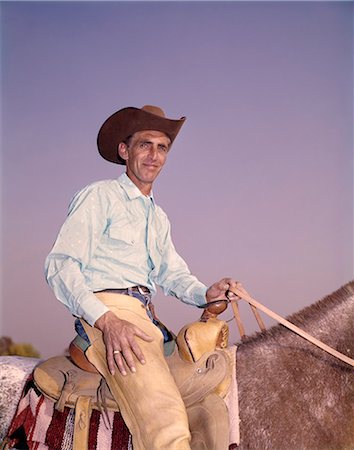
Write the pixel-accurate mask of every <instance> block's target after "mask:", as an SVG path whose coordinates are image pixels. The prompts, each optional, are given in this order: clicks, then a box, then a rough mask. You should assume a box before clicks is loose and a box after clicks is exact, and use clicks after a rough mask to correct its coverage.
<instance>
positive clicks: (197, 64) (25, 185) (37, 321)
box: [0, 1, 353, 356]
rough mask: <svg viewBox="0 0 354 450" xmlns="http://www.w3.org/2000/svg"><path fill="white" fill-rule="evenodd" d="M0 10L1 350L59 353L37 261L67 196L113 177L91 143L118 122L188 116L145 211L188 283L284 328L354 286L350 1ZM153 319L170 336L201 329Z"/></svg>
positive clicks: (186, 316)
mask: <svg viewBox="0 0 354 450" xmlns="http://www.w3.org/2000/svg"><path fill="white" fill-rule="evenodd" d="M0 7H1V30H2V31H1V33H2V35H1V42H2V64H1V89H2V91H1V96H2V97H1V98H2V121H1V125H2V143H1V144H2V145H1V162H2V164H1V166H2V174H1V191H2V202H1V235H2V253H1V272H2V283H1V299H0V312H1V318H0V336H1V335H10V336H11V337H12V338H13V339H14V340H15V341H25V342H31V343H32V344H33V345H34V346H35V347H36V348H38V349H39V350H40V351H41V353H42V355H43V356H50V355H54V354H58V353H61V352H63V351H64V349H65V348H66V346H67V345H68V343H69V341H70V340H71V339H72V337H73V330H72V324H73V320H72V317H71V316H70V313H69V312H68V311H67V310H66V309H65V308H64V307H63V306H62V305H61V304H60V303H59V302H58V301H56V300H55V298H54V295H53V294H52V292H51V291H50V289H49V287H48V286H47V285H46V282H45V280H44V274H43V265H44V259H45V257H46V255H47V254H48V252H49V251H50V249H51V246H52V244H53V241H54V239H55V238H56V235H57V232H58V230H59V227H60V225H61V224H62V222H63V221H64V219H65V216H66V212H67V206H68V204H69V201H70V199H71V198H72V196H73V195H74V193H75V192H76V191H77V190H79V189H80V188H81V187H83V186H85V185H86V184H89V183H91V182H93V181H96V180H100V179H106V178H116V177H117V176H118V175H119V174H120V173H121V171H122V167H118V166H116V165H115V164H110V163H108V162H106V161H104V160H103V159H102V158H101V157H100V156H99V154H98V152H97V148H96V137H97V132H98V129H99V127H100V126H101V124H102V123H103V121H104V120H105V119H106V118H107V117H108V116H109V115H110V114H112V113H113V112H114V111H116V110H118V109H120V108H122V107H125V106H136V107H141V106H143V105H144V104H154V105H159V106H160V107H162V108H163V109H164V110H165V111H166V114H167V115H168V117H170V118H179V117H181V116H186V117H187V121H186V123H185V125H184V127H183V129H182V131H181V133H180V135H179V136H178V138H177V140H176V142H175V144H174V146H173V148H172V150H171V153H170V154H169V157H168V162H167V165H166V167H165V170H164V172H163V174H162V175H161V177H160V179H159V180H158V182H157V183H156V187H155V190H154V194H155V198H156V200H157V202H158V203H159V204H160V205H161V206H162V207H163V208H164V209H165V211H166V212H167V213H168V215H169V217H170V220H171V222H172V233H173V237H174V242H175V245H176V247H177V250H178V251H179V252H180V254H181V255H182V256H183V257H184V259H185V260H186V261H187V262H188V264H189V266H190V269H191V270H192V271H193V273H195V275H197V276H198V277H199V279H200V280H201V281H203V282H205V283H206V284H207V285H209V284H211V283H213V282H214V281H216V280H218V279H219V278H221V277H223V276H232V277H234V278H236V279H238V280H241V281H242V282H243V284H244V286H245V287H246V289H247V290H248V291H249V292H250V294H251V295H253V296H254V297H255V298H256V299H258V300H259V301H261V302H263V303H264V304H266V305H267V306H268V307H270V308H271V309H274V310H275V311H276V312H278V313H279V314H283V315H287V314H290V313H292V312H295V311H297V310H299V309H300V308H302V307H303V306H305V305H308V304H310V303H313V302H314V301H315V300H318V299H319V298H321V297H323V296H324V295H326V294H329V293H331V292H332V291H333V290H336V289H337V288H339V287H340V286H341V285H343V284H344V283H346V282H348V281H350V280H351V279H352V278H353V3H352V2H340V1H339V2H69V1H68V2H1V4H0ZM155 303H156V304H157V312H158V315H159V316H160V317H161V318H162V319H163V320H164V321H165V322H166V323H167V324H168V325H170V326H171V328H173V329H174V331H178V329H179V328H180V327H181V326H182V325H184V324H185V323H187V322H190V321H193V320H196V319H197V318H198V317H199V311H197V310H195V309H194V308H191V307H188V306H186V305H183V304H180V303H179V302H178V301H176V300H175V299H172V298H165V297H164V296H163V294H162V293H160V294H158V297H157V298H156V300H155ZM244 314H245V321H246V328H247V330H248V331H249V332H252V331H253V330H255V329H256V325H255V323H254V320H252V319H251V318H250V317H249V316H248V314H249V313H248V311H244ZM231 315H232V313H231V311H229V312H226V313H225V318H226V319H229V318H230V317H231ZM269 323H270V322H269ZM230 327H232V330H233V331H232V333H234V334H232V336H233V339H235V338H236V334H235V330H234V328H235V327H234V324H233V323H232V324H230Z"/></svg>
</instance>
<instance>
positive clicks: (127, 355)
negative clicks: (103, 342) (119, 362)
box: [122, 347, 136, 375]
mask: <svg viewBox="0 0 354 450" xmlns="http://www.w3.org/2000/svg"><path fill="white" fill-rule="evenodd" d="M122 356H124V360H125V363H126V365H127V366H128V368H129V370H130V371H131V372H133V373H135V372H136V367H135V362H134V356H133V353H132V350H131V348H129V347H127V348H125V349H124V350H122ZM125 375H126V373H125Z"/></svg>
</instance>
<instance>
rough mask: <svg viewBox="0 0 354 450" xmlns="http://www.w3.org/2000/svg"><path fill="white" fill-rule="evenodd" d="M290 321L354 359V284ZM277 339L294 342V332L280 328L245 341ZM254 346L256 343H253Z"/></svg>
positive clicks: (292, 317) (254, 341)
mask: <svg viewBox="0 0 354 450" xmlns="http://www.w3.org/2000/svg"><path fill="white" fill-rule="evenodd" d="M287 320H288V321H289V322H291V323H293V324H294V325H296V326H298V327H299V328H301V329H302V330H304V331H306V332H307V333H309V334H311V335H312V336H313V337H315V338H316V339H319V340H320V341H322V342H324V343H326V344H327V345H329V346H331V347H333V348H335V349H337V350H339V351H343V352H344V353H346V354H348V355H349V356H351V355H352V356H351V357H354V281H352V282H351V283H348V284H347V285H345V286H343V287H342V288H340V289H338V291H336V292H334V293H333V294H331V295H328V296H327V297H325V298H324V299H322V300H320V301H319V302H317V303H314V304H313V305H311V306H308V307H306V308H304V309H302V310H301V311H299V312H298V313H296V314H293V315H291V316H289V317H287ZM274 339H275V340H277V341H278V340H279V339H280V340H282V341H283V342H284V341H287V340H292V339H293V333H292V332H290V331H289V330H288V329H287V328H285V327H283V326H281V325H276V326H274V327H272V328H270V329H269V330H267V331H265V332H263V333H258V334H256V335H254V336H251V337H250V338H247V339H245V340H244V343H245V344H246V346H247V347H249V345H251V346H252V345H253V344H255V345H259V344H261V343H264V344H266V343H267V342H272V341H274ZM252 343H253V344H252Z"/></svg>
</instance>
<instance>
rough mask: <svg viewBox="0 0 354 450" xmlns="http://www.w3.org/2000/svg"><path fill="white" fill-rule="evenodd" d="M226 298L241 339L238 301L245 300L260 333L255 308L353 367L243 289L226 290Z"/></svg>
mask: <svg viewBox="0 0 354 450" xmlns="http://www.w3.org/2000/svg"><path fill="white" fill-rule="evenodd" d="M230 294H233V295H235V296H236V299H231V298H229V296H230ZM226 297H227V300H224V301H226V302H227V303H231V306H232V309H233V312H234V316H235V320H236V324H237V327H238V330H239V333H240V336H241V339H242V338H243V337H244V336H245V329H244V327H243V324H242V321H241V317H240V314H239V309H238V301H239V300H245V301H246V302H247V303H248V304H249V305H250V306H251V309H252V311H253V313H254V315H255V318H256V320H257V323H258V325H259V327H260V329H261V331H265V330H266V327H265V325H264V323H263V321H262V319H261V317H260V315H259V313H258V311H257V308H258V309H259V310H261V311H263V312H264V313H265V314H267V315H268V316H269V317H271V318H272V319H275V320H276V321H277V322H279V323H281V324H282V325H284V326H285V327H286V328H288V329H289V330H291V331H293V332H294V333H296V334H298V335H299V336H301V337H302V338H304V339H306V340H307V341H309V342H311V343H312V344H314V345H316V346H317V347H319V348H321V349H322V350H324V351H326V352H327V353H329V354H331V355H332V356H335V357H336V358H338V359H340V360H341V361H343V362H345V363H347V364H349V365H350V366H352V367H354V359H352V358H349V356H347V355H344V354H343V353H341V352H338V351H337V350H335V349H334V348H332V347H330V346H329V345H327V344H325V343H323V342H321V341H320V340H318V339H316V338H315V337H313V336H311V335H310V334H308V333H306V332H305V331H303V330H302V329H301V328H299V327H297V326H296V325H294V324H292V323H291V322H289V321H288V320H286V319H284V318H283V317H281V316H279V315H278V314H276V313H274V312H273V311H271V310H270V309H268V308H267V307H265V306H264V305H262V304H261V303H259V302H257V301H256V300H255V299H254V298H252V297H251V296H250V295H249V294H248V293H247V292H246V291H245V290H244V289H238V288H236V289H235V290H234V291H231V290H228V291H227V292H226ZM218 302H220V300H217V301H216V302H210V303H209V305H211V304H213V303H218Z"/></svg>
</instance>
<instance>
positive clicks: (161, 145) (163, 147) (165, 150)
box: [159, 144, 168, 153]
mask: <svg viewBox="0 0 354 450" xmlns="http://www.w3.org/2000/svg"><path fill="white" fill-rule="evenodd" d="M159 150H161V151H162V152H164V153H167V152H168V147H167V146H166V145H163V144H160V145H159Z"/></svg>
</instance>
